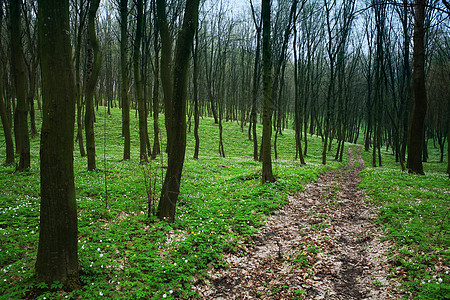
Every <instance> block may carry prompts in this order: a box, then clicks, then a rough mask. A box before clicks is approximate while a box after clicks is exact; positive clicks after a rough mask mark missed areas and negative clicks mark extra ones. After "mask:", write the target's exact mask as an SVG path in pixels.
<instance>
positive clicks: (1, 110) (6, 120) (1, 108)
mask: <svg viewBox="0 0 450 300" xmlns="http://www.w3.org/2000/svg"><path fill="white" fill-rule="evenodd" d="M2 25H3V9H0V26H2ZM1 42H2V41H1V40H0V49H1V48H2V45H1ZM3 76H4V74H3V68H0V117H1V120H2V125H3V132H4V135H5V144H6V160H5V163H6V164H12V163H14V142H13V139H12V134H11V126H10V124H11V123H10V117H9V116H8V112H7V110H6V105H5V102H4V100H3V95H4V94H3V91H4V90H3V82H4V80H3Z"/></svg>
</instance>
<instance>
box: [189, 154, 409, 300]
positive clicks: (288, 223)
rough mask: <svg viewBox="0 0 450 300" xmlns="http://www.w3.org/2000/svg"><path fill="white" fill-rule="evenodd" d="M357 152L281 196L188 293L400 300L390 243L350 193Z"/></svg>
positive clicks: (359, 195)
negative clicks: (280, 203) (222, 263)
mask: <svg viewBox="0 0 450 300" xmlns="http://www.w3.org/2000/svg"><path fill="white" fill-rule="evenodd" d="M360 149H361V148H358V147H350V148H349V151H348V159H349V163H348V164H347V165H346V166H345V167H344V168H343V169H340V170H334V171H330V172H327V173H325V174H323V175H322V176H321V177H320V178H319V179H318V180H317V182H313V183H310V184H308V185H306V187H305V189H304V191H303V192H301V193H300V194H298V195H296V196H291V197H289V199H288V203H287V204H286V205H285V206H284V207H282V208H281V209H280V210H278V211H277V212H276V213H275V214H274V215H273V216H271V217H270V218H269V219H268V220H267V223H266V224H265V226H264V227H263V228H262V229H261V231H260V233H258V234H257V235H255V236H253V237H252V238H251V239H249V240H247V241H246V242H243V243H241V244H239V245H238V247H237V248H238V251H236V252H235V253H230V254H227V255H226V256H225V260H226V263H227V264H228V265H229V268H226V269H214V268H210V270H209V272H208V273H209V274H208V275H209V278H208V279H206V280H203V281H201V282H197V283H195V284H194V291H196V292H197V293H198V294H199V295H200V297H201V298H202V299H218V300H221V299H224V300H225V299H398V298H400V297H401V296H402V293H401V292H400V290H399V287H400V283H399V282H398V281H397V280H396V279H395V278H390V276H389V270H390V269H391V268H392V266H390V264H389V263H388V262H387V257H386V256H385V254H386V253H387V252H388V251H389V250H390V249H391V248H392V243H391V242H390V241H388V240H383V239H382V237H383V235H384V232H383V230H382V229H381V228H379V227H377V226H376V225H375V224H374V221H375V219H376V217H377V208H376V207H374V206H371V205H369V203H368V199H367V198H366V196H365V194H364V192H363V191H361V190H358V189H357V186H358V184H359V182H360V178H359V172H360V171H361V170H363V169H364V161H363V160H362V158H361V155H360ZM355 157H356V158H355ZM403 296H404V295H403Z"/></svg>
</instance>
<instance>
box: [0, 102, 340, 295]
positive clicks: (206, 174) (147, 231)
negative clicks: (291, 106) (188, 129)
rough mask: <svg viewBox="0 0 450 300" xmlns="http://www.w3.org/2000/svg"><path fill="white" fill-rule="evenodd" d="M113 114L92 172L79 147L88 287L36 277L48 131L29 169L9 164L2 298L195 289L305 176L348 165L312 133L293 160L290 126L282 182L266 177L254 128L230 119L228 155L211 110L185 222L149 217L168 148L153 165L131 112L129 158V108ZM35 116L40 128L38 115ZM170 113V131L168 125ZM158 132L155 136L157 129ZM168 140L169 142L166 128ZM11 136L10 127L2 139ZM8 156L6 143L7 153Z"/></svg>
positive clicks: (186, 196) (4, 176)
mask: <svg viewBox="0 0 450 300" xmlns="http://www.w3.org/2000/svg"><path fill="white" fill-rule="evenodd" d="M111 112H112V115H110V116H107V118H106V127H104V115H103V110H102V109H100V110H99V111H98V112H97V123H96V128H95V133H96V139H97V140H96V145H97V150H96V152H97V166H98V168H99V169H98V170H97V171H94V172H87V171H86V169H87V163H86V158H82V157H80V155H79V152H78V147H77V146H76V147H75V149H76V151H75V153H74V169H75V186H76V191H77V205H78V227H79V259H80V265H81V269H82V272H81V276H80V277H81V281H82V283H83V288H82V289H81V290H78V291H73V292H71V293H68V292H64V291H61V290H59V289H60V288H61V284H60V283H57V282H55V283H52V284H48V285H47V284H43V283H37V282H36V279H35V277H34V262H35V257H36V252H37V245H38V237H39V201H40V198H39V197H40V188H39V138H38V137H36V138H35V139H33V140H31V169H30V171H29V172H26V173H14V166H1V167H0V194H1V199H2V200H1V202H0V236H1V238H0V283H1V284H0V298H2V297H6V298H7V299H10V298H21V297H24V295H28V296H30V297H31V296H34V297H36V298H37V299H44V298H47V299H50V298H64V297H66V296H67V297H68V298H79V299H98V298H101V297H113V298H130V299H135V298H137V299H163V298H165V299H179V298H192V297H195V293H194V292H193V290H192V285H193V284H195V283H196V282H197V280H199V279H201V278H203V277H204V276H205V275H206V269H208V268H210V267H212V266H214V267H218V268H221V267H226V265H225V263H224V261H223V260H222V256H223V254H224V253H227V252H235V251H237V244H238V243H239V242H240V241H242V240H245V239H247V238H248V237H249V236H250V235H252V234H254V233H256V232H258V230H259V227H260V226H261V225H262V224H263V222H264V220H265V218H267V216H268V215H270V214H271V213H273V212H274V211H275V210H276V209H277V208H279V207H280V206H281V205H283V203H285V201H286V197H287V195H288V194H293V193H297V192H299V191H301V190H302V186H303V185H304V184H305V183H307V182H310V181H312V180H316V179H317V178H318V176H319V175H320V174H321V173H323V172H324V171H326V170H328V169H329V168H338V167H341V166H342V165H343V163H337V162H332V160H331V159H330V162H331V163H330V164H329V165H328V166H326V167H325V166H323V165H322V164H321V163H320V161H321V152H320V151H321V147H320V145H321V139H320V138H316V137H311V138H309V154H308V157H307V158H306V161H307V165H306V166H301V165H300V163H299V162H298V161H296V160H294V157H295V138H294V133H293V131H292V130H291V129H286V130H285V131H284V132H283V135H282V136H279V137H278V158H279V159H278V160H274V161H273V169H274V175H275V176H276V178H277V181H276V182H275V183H273V184H265V185H261V178H260V177H261V163H259V162H255V161H253V159H252V153H253V148H252V147H253V144H252V142H251V141H249V140H248V136H247V130H246V129H245V128H244V131H241V130H240V124H237V123H236V122H224V124H223V127H224V147H225V152H226V154H227V158H220V157H219V155H218V150H217V149H218V147H217V146H218V142H219V141H218V134H217V133H218V127H217V125H215V124H214V121H213V120H212V119H210V118H204V119H201V122H200V128H199V135H200V139H201V144H200V157H199V159H198V160H194V159H192V156H193V151H194V137H193V133H188V141H187V153H186V161H185V167H184V170H183V177H182V184H181V194H180V201H179V205H178V210H177V217H176V221H175V222H174V223H173V224H168V223H166V222H157V221H156V220H155V219H154V218H152V217H151V218H148V217H147V203H148V198H147V188H148V184H147V185H146V182H145V177H144V172H147V175H149V177H151V179H152V182H153V183H154V187H155V190H154V191H152V192H153V193H155V195H156V196H158V195H159V193H160V190H161V185H162V180H163V177H164V172H165V167H166V165H167V156H166V154H165V153H163V154H161V155H160V156H158V158H157V159H156V160H154V161H152V162H150V163H149V165H148V166H146V167H145V168H143V167H142V166H140V165H139V137H138V122H137V119H136V118H131V133H132V136H131V157H132V159H131V160H130V161H122V153H123V152H122V151H123V140H122V137H121V111H120V110H118V109H114V108H113V109H112V110H111ZM36 117H37V124H38V128H39V126H40V125H39V124H40V122H41V118H40V115H39V113H37V114H36ZM161 117H162V118H161V119H160V124H161V127H162V128H161V132H165V130H164V118H163V116H161ZM105 128H106V132H105ZM149 130H150V132H149V135H150V137H151V136H152V131H151V130H152V128H151V127H149ZM258 132H259V133H261V128H260V127H258ZM161 141H162V149H164V148H165V143H166V140H165V136H164V135H163V136H161ZM3 142H4V136H3V131H1V132H0V144H2V143H3ZM104 142H105V146H106V147H104V146H103V145H104ZM104 151H105V152H104ZM103 155H105V156H106V166H105V162H104V161H103ZM4 157H5V149H4V148H2V149H0V159H1V160H3V158H4ZM105 173H106V179H107V182H106V183H107V193H106V191H105ZM106 205H107V206H106ZM305 251H306V249H305ZM308 251H309V250H308ZM311 251H312V252H311ZM311 251H309V252H311V253H314V250H312V248H311ZM299 293H300V292H299Z"/></svg>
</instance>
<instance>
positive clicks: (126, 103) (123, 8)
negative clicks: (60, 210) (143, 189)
mask: <svg viewBox="0 0 450 300" xmlns="http://www.w3.org/2000/svg"><path fill="white" fill-rule="evenodd" d="M127 16H128V0H120V73H121V78H122V86H121V97H122V135H123V137H124V139H125V141H124V144H123V160H128V159H130V143H131V139H130V100H129V99H128V85H129V84H128V59H127V45H128V29H127V28H128V17H127Z"/></svg>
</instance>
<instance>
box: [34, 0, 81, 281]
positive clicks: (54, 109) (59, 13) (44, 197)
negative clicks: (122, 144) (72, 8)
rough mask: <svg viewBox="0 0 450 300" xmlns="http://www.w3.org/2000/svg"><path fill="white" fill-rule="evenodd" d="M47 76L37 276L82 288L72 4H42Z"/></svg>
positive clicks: (41, 30) (43, 61)
mask: <svg viewBox="0 0 450 300" xmlns="http://www.w3.org/2000/svg"><path fill="white" fill-rule="evenodd" d="M38 4H39V18H38V20H39V21H38V22H39V41H40V55H41V72H42V95H43V99H42V106H43V113H42V115H43V120H42V132H41V207H40V224H39V226H40V232H39V247H38V253H37V261H36V273H37V277H38V280H39V281H43V282H46V283H47V284H49V285H50V284H51V283H53V282H55V281H59V282H61V283H63V284H64V287H65V288H66V289H68V290H72V289H76V288H79V287H80V281H79V275H78V272H79V264H78V240H77V234H78V232H77V231H78V229H77V226H78V225H77V206H76V200H75V184H74V172H73V149H74V140H73V137H74V123H75V102H76V92H75V80H74V75H73V66H72V48H71V46H70V36H69V35H68V34H67V32H69V30H70V26H69V1H68V0H65V1H61V0H58V1H55V0H53V1H52V0H39V1H38Z"/></svg>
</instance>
